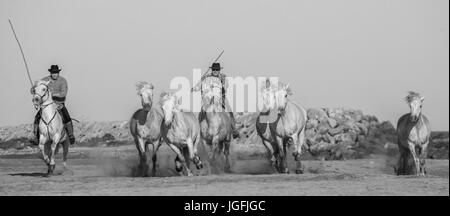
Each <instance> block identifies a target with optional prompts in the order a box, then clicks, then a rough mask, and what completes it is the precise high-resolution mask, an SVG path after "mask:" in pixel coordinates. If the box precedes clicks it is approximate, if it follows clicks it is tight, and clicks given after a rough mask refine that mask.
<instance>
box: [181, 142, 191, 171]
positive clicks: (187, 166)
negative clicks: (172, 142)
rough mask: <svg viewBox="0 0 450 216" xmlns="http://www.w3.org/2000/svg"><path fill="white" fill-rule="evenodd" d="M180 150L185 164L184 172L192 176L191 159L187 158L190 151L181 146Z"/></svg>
mask: <svg viewBox="0 0 450 216" xmlns="http://www.w3.org/2000/svg"><path fill="white" fill-rule="evenodd" d="M181 152H182V153H183V156H184V158H185V164H186V172H187V175H188V176H193V174H192V172H191V169H190V167H191V160H190V159H189V157H190V155H191V152H190V150H189V148H183V149H182V150H181Z"/></svg>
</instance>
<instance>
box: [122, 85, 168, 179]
mask: <svg viewBox="0 0 450 216" xmlns="http://www.w3.org/2000/svg"><path fill="white" fill-rule="evenodd" d="M136 87H137V94H138V95H139V97H140V98H141V104H142V107H143V108H142V109H138V110H137V111H136V112H134V114H133V116H132V117H131V120H130V132H131V135H132V136H133V138H134V143H135V144H136V148H137V150H138V152H139V158H140V160H139V161H140V163H139V168H140V171H141V175H142V176H147V174H148V165H147V153H148V144H149V143H151V144H152V146H153V156H152V161H153V166H152V176H155V175H156V152H157V151H158V149H159V147H160V145H161V123H162V121H163V118H164V115H163V112H162V110H161V109H160V107H158V106H153V85H152V84H150V83H147V82H138V83H137V84H136ZM155 147H156V149H155Z"/></svg>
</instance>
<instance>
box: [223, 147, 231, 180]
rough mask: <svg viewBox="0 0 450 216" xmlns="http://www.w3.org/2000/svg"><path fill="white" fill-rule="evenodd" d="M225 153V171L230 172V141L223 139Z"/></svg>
mask: <svg viewBox="0 0 450 216" xmlns="http://www.w3.org/2000/svg"><path fill="white" fill-rule="evenodd" d="M223 148H224V150H223V154H224V155H225V168H224V171H225V172H226V173H230V172H231V165H230V159H229V156H230V141H228V140H225V141H223Z"/></svg>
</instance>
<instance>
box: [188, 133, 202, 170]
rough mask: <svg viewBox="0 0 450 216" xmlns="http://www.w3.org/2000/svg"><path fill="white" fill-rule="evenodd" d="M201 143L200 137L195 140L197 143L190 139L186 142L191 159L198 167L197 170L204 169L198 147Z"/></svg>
mask: <svg viewBox="0 0 450 216" xmlns="http://www.w3.org/2000/svg"><path fill="white" fill-rule="evenodd" d="M199 142H200V137H197V139H196V140H195V143H194V142H193V141H192V139H191V138H188V139H187V140H186V143H187V146H188V151H189V152H188V153H189V159H190V160H192V161H193V162H194V164H195V166H196V167H197V169H202V168H203V164H202V161H201V160H200V157H199V156H198V154H197V147H198V143H199Z"/></svg>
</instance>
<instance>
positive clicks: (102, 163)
mask: <svg viewBox="0 0 450 216" xmlns="http://www.w3.org/2000/svg"><path fill="white" fill-rule="evenodd" d="M203 153H204V152H203ZM203 153H202V154H203ZM202 156H203V155H202ZM289 156H290V155H289ZM158 157H159V158H158V173H157V177H145V178H143V177H137V176H136V175H137V161H138V159H137V151H136V150H135V148H134V146H122V147H114V148H111V147H109V148H106V147H103V148H73V149H72V150H71V153H70V157H69V160H68V164H69V168H68V169H66V170H63V168H62V165H61V159H60V155H58V158H59V159H58V160H57V168H56V173H55V175H54V176H51V177H45V172H46V166H45V165H44V163H43V161H42V160H40V159H39V158H38V156H37V155H36V154H25V155H2V156H0V195H2V196H5V195H42V196H44V195H212V196H214V195H257V196H266V195H275V196H276V195H333V196H334V195H420V196H426V195H443V196H449V161H448V160H428V161H427V163H428V176H426V177H415V176H396V175H394V171H393V168H392V166H391V164H392V161H393V160H392V159H389V158H385V157H382V156H374V157H373V158H372V159H362V160H348V161H305V162H304V166H305V174H300V175H297V174H293V173H294V172H291V174H274V173H273V171H272V169H271V168H270V166H269V164H268V162H267V161H266V160H265V159H264V158H255V157H253V158H250V157H249V158H247V159H242V158H240V159H239V160H237V159H236V157H234V158H232V173H231V174H224V173H222V172H221V167H222V160H221V159H219V160H218V161H217V162H215V163H212V162H211V163H208V162H205V164H206V166H205V168H204V169H203V170H201V171H197V170H195V168H193V169H194V170H195V173H196V174H197V175H196V176H193V177H186V176H177V174H176V172H175V171H174V163H173V160H174V155H173V153H171V152H170V150H168V149H167V148H165V147H162V148H161V151H160V152H159V154H158ZM205 158H206V157H203V158H202V160H204V161H205V160H206V159H205ZM289 158H290V160H289V163H290V168H291V170H294V167H293V161H292V157H289Z"/></svg>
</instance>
